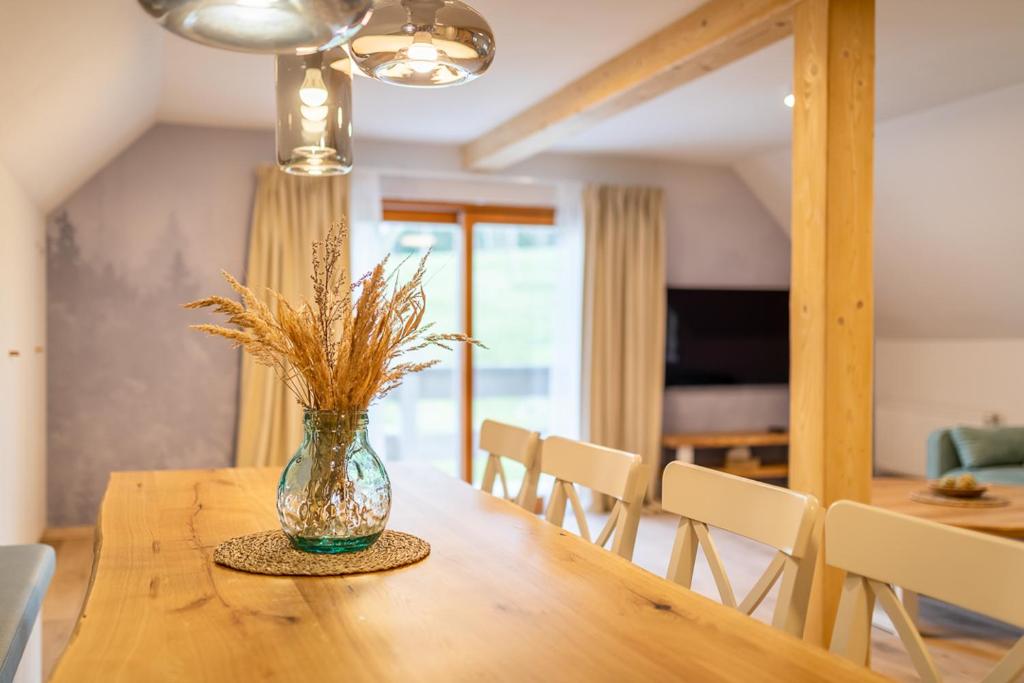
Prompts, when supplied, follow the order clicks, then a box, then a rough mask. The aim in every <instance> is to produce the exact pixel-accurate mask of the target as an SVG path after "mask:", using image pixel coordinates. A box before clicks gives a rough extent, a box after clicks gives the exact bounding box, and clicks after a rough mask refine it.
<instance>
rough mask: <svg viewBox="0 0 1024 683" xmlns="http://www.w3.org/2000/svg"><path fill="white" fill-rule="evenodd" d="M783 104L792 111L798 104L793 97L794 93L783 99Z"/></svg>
mask: <svg viewBox="0 0 1024 683" xmlns="http://www.w3.org/2000/svg"><path fill="white" fill-rule="evenodd" d="M782 103H783V104H784V105H786V106H787V107H789V108H790V109H792V108H793V105H794V104H796V98H795V97H793V93H789V94H788V95H786V96H785V97H783V98H782Z"/></svg>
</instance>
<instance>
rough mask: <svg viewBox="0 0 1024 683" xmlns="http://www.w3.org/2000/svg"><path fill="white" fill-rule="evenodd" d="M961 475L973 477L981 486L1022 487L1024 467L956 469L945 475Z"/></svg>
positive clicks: (1023, 484)
mask: <svg viewBox="0 0 1024 683" xmlns="http://www.w3.org/2000/svg"><path fill="white" fill-rule="evenodd" d="M961 474H970V475H973V476H974V478H975V479H976V480H978V481H979V482H981V483H982V484H1013V485H1017V486H1024V466H1021V465H1003V466H1002V467H983V468H981V469H979V470H972V469H968V468H966V467H958V468H956V469H955V470H949V471H948V472H946V473H945V476H947V477H956V476H959V475H961Z"/></svg>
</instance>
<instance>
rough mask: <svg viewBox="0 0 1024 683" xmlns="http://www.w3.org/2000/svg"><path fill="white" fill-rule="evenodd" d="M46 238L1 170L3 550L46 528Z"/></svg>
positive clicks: (39, 221)
mask: <svg viewBox="0 0 1024 683" xmlns="http://www.w3.org/2000/svg"><path fill="white" fill-rule="evenodd" d="M45 239H46V238H45V228H44V221H43V216H42V214H41V213H40V212H39V211H38V210H37V209H36V208H35V206H34V205H33V204H32V202H31V201H29V199H28V196H27V195H26V193H25V192H24V190H23V189H22V188H21V186H20V185H19V184H18V183H17V181H15V179H14V178H13V177H12V176H11V174H10V173H9V172H8V171H7V169H6V168H5V167H3V166H2V165H0V245H2V247H0V354H2V355H0V545H4V544H9V543H34V542H36V541H38V540H39V537H40V535H41V534H42V532H43V528H44V527H45V524H46V356H45V349H44V344H45V338H46V258H45V254H46V241H45ZM12 352H16V353H17V355H12Z"/></svg>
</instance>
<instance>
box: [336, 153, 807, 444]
mask: <svg viewBox="0 0 1024 683" xmlns="http://www.w3.org/2000/svg"><path fill="white" fill-rule="evenodd" d="M355 155H356V163H357V164H364V165H366V166H371V167H375V168H378V169H383V170H391V171H394V172H395V173H396V174H399V175H400V174H401V172H402V171H403V170H404V171H406V172H408V171H416V172H425V173H428V174H434V175H435V176H436V177H438V179H439V182H437V183H433V182H427V181H423V180H410V181H409V183H408V184H406V185H405V186H401V187H400V186H396V184H395V183H393V182H392V183H389V185H388V186H387V187H386V188H385V190H386V191H390V192H391V195H392V196H396V194H395V193H399V194H402V198H404V197H411V198H417V199H422V198H427V197H429V196H431V193H436V192H437V189H436V187H437V186H438V185H440V184H441V183H440V180H441V179H443V178H444V177H445V174H449V176H448V177H452V176H456V175H457V176H458V177H460V178H465V177H466V176H465V175H464V174H463V173H462V170H461V169H462V167H461V159H460V157H459V153H458V149H457V148H454V147H449V146H431V145H409V144H402V143H393V142H383V141H357V143H356V148H355ZM500 176H501V177H503V178H517V179H518V180H520V181H521V182H522V183H523V186H524V187H523V188H522V190H521V191H517V194H518V195H520V196H524V197H531V196H536V195H537V190H535V189H531V187H530V183H531V181H536V180H540V179H564V180H579V181H583V182H591V183H614V184H624V185H652V186H657V187H662V188H663V189H664V190H665V214H666V216H665V218H666V224H667V235H666V250H667V254H668V256H667V258H668V262H667V264H666V278H667V281H668V282H667V284H668V286H669V287H721V288H779V289H787V288H788V287H789V240H788V239H787V238H786V236H785V234H783V233H782V232H781V231H780V230H779V229H778V226H777V224H776V223H775V221H774V220H773V218H772V216H771V215H770V214H769V213H768V212H767V211H766V210H765V209H764V207H763V206H762V205H761V203H760V202H759V201H758V200H757V198H756V197H755V196H754V195H753V194H752V193H751V192H750V190H749V189H748V188H747V187H746V186H745V185H744V183H743V181H742V180H741V179H740V178H739V177H738V176H737V174H736V173H735V172H734V171H732V170H731V169H728V168H724V167H717V166H705V165H694V164H683V163H673V162H665V161H651V160H647V159H635V158H624V157H609V156H598V155H586V156H585V155H573V154H542V155H540V156H538V157H535V158H533V159H531V160H529V161H526V162H523V163H521V164H518V165H516V166H513V167H512V168H510V169H507V170H506V171H504V172H503V173H501V174H500ZM486 177H487V176H484V178H486ZM396 198H397V197H396ZM510 199H511V198H510ZM788 424H789V392H788V390H787V388H786V387H785V386H764V387H715V388H705V387H688V388H681V387H672V388H669V389H667V390H666V392H665V403H664V429H665V431H670V432H671V431H700V430H716V429H722V430H728V429H757V428H765V427H768V426H775V425H778V426H786V425H788Z"/></svg>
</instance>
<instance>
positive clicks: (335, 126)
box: [277, 48, 352, 176]
mask: <svg viewBox="0 0 1024 683" xmlns="http://www.w3.org/2000/svg"><path fill="white" fill-rule="evenodd" d="M277 163H278V166H279V167H280V168H281V170H282V171H284V172H285V173H291V174H294V175H312V176H317V175H340V174H344V173H348V172H349V171H351V170H352V70H351V62H350V61H349V60H348V59H347V58H346V55H345V51H344V50H343V49H341V48H335V49H333V50H326V51H323V52H314V53H312V54H306V55H278V56H277Z"/></svg>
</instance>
